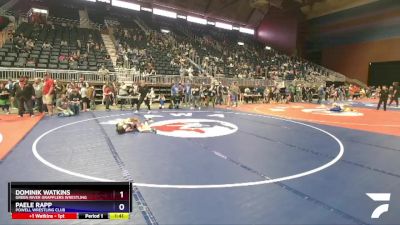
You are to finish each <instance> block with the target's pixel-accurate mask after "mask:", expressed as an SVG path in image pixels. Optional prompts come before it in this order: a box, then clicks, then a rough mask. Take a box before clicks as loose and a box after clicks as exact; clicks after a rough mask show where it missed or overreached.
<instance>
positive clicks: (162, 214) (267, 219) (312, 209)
mask: <svg viewBox="0 0 400 225" xmlns="http://www.w3.org/2000/svg"><path fill="white" fill-rule="evenodd" d="M132 116H138V117H139V118H140V119H141V120H144V119H150V118H151V119H152V120H153V121H154V122H152V123H151V126H152V127H153V128H155V129H157V130H158V131H157V134H154V133H126V134H122V135H120V134H117V132H116V130H115V124H116V123H117V122H118V121H119V120H121V119H125V118H128V117H132ZM399 161H400V140H399V137H395V136H388V135H380V134H375V133H369V132H364V131H356V130H351V129H345V128H338V127H331V126H325V125H316V124H310V123H303V122H298V121H292V120H286V119H281V118H276V117H271V116H264V115H257V114H248V113H242V112H235V111H217V110H210V111H184V110H182V111H158V112H157V111H155V112H153V113H152V114H144V113H139V114H133V113H132V112H129V111H113V112H89V113H82V114H81V115H79V116H78V117H69V118H56V117H54V118H49V117H46V118H44V119H43V120H42V121H40V123H39V124H38V125H37V126H36V127H35V128H34V129H33V130H32V131H31V132H30V134H29V135H27V137H26V138H25V139H24V140H23V141H22V142H21V143H20V144H19V145H18V146H17V147H16V148H15V149H14V150H13V151H12V153H11V154H10V155H9V156H8V157H7V158H6V159H5V160H4V161H2V162H1V163H0V180H1V184H2V187H4V190H5V187H6V186H7V182H9V181H131V182H133V184H134V188H133V197H134V198H133V199H134V212H133V213H132V216H131V217H132V218H131V220H130V221H129V223H127V222H126V221H122V222H121V221H119V222H116V221H84V222H82V221H80V223H81V224H399V223H400V216H399V215H400V214H399V212H400V189H399V186H400V166H399ZM366 193H390V194H391V198H390V201H389V202H376V201H373V200H372V199H371V198H370V197H368V196H367V195H366ZM0 198H1V199H6V198H7V197H6V191H1V192H0ZM384 203H385V204H389V211H388V212H386V213H383V214H382V215H381V216H380V218H376V219H374V218H371V215H372V212H373V211H374V210H375V208H377V207H378V206H379V205H382V204H384ZM0 207H1V210H0V211H1V212H2V214H0V218H1V220H0V224H25V223H23V222H21V221H12V220H11V218H10V216H9V215H8V214H7V213H5V212H6V211H7V210H6V204H2V205H1V206H0ZM26 223H28V222H26ZM42 223H43V222H41V223H40V222H39V223H36V224H42ZM57 223H60V222H59V221H57ZM62 223H63V224H76V223H78V222H77V221H74V222H72V221H70V222H68V221H63V222H62ZM28 224H34V222H32V221H29V223H28Z"/></svg>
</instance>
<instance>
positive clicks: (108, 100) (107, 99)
mask: <svg viewBox="0 0 400 225" xmlns="http://www.w3.org/2000/svg"><path fill="white" fill-rule="evenodd" d="M111 95H112V91H111V88H110V85H109V84H106V85H105V88H104V93H103V96H104V100H105V102H106V110H108V111H110V103H111Z"/></svg>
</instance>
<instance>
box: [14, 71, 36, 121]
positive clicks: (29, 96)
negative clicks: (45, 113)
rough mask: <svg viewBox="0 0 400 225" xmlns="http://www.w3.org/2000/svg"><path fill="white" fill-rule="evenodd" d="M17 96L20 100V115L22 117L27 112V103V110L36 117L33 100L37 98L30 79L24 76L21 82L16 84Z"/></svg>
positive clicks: (18, 100)
mask: <svg viewBox="0 0 400 225" xmlns="http://www.w3.org/2000/svg"><path fill="white" fill-rule="evenodd" d="M15 98H16V99H17V102H18V115H19V117H22V116H23V114H24V113H25V108H24V107H25V104H26V110H27V111H28V112H29V114H30V116H31V117H34V115H33V109H32V106H33V100H34V99H35V91H34V89H33V87H32V85H30V84H29V83H28V79H25V78H23V77H21V78H20V79H19V82H18V83H17V84H16V85H15Z"/></svg>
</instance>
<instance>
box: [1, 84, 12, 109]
mask: <svg viewBox="0 0 400 225" xmlns="http://www.w3.org/2000/svg"><path fill="white" fill-rule="evenodd" d="M0 107H1V109H2V110H3V112H6V113H7V114H10V91H9V90H8V89H7V88H6V87H5V85H4V83H2V82H0Z"/></svg>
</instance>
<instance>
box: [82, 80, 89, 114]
mask: <svg viewBox="0 0 400 225" xmlns="http://www.w3.org/2000/svg"><path fill="white" fill-rule="evenodd" d="M80 94H81V97H82V110H83V112H87V108H88V105H89V98H88V89H87V87H86V83H83V84H82V87H81V90H80Z"/></svg>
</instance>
